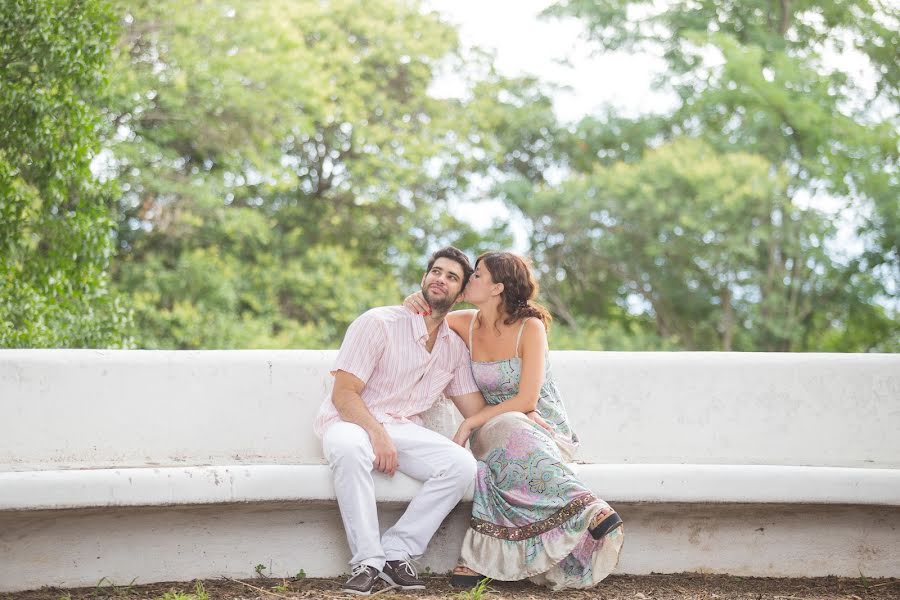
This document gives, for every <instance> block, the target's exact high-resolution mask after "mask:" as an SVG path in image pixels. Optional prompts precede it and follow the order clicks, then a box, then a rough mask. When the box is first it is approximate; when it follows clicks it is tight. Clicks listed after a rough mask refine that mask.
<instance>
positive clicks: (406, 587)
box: [378, 571, 425, 590]
mask: <svg viewBox="0 0 900 600" xmlns="http://www.w3.org/2000/svg"><path fill="white" fill-rule="evenodd" d="M378 576H379V577H381V578H382V579H383V580H385V581H386V582H388V583H389V584H390V585H391V586H393V587H395V588H398V589H401V590H424V589H425V584H419V585H402V584H399V583H397V582H396V581H394V580H393V579H391V577H390V575H387V574H386V573H385V572H384V571H382V572H381V573H379V574H378Z"/></svg>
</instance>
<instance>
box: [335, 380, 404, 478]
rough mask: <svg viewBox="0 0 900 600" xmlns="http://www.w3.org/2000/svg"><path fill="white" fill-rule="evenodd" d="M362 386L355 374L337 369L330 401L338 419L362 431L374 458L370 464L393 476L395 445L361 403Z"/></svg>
mask: <svg viewBox="0 0 900 600" xmlns="http://www.w3.org/2000/svg"><path fill="white" fill-rule="evenodd" d="M365 386H366V384H365V383H364V382H363V380H362V379H360V378H359V377H357V376H356V375H353V374H352V373H348V372H347V371H341V370H338V371H336V372H335V374H334V390H333V391H332V392H331V403H332V404H334V408H335V409H337V412H338V414H339V415H340V416H341V419H343V420H344V421H347V422H348V423H355V424H356V425H359V426H360V427H362V428H363V429H365V430H366V433H368V434H369V440H371V442H372V450H373V451H374V452H375V461H374V462H373V463H372V464H373V466H374V467H375V470H377V471H381V472H382V473H385V474H387V475H389V476H390V477H393V476H394V473H396V472H397V448H396V447H394V442H393V440H391V436H390V435H388V432H387V430H386V429H385V428H384V425H382V424H381V423H379V422H378V421H377V420H376V419H375V417H373V416H372V413H371V412H369V409H368V408H367V407H366V405H365V403H364V402H363V399H362V395H361V394H362V391H363V388H364V387H365Z"/></svg>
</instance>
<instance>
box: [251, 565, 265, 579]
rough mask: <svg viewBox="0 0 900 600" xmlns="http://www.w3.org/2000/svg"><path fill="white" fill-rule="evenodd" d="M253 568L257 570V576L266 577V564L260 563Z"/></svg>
mask: <svg viewBox="0 0 900 600" xmlns="http://www.w3.org/2000/svg"><path fill="white" fill-rule="evenodd" d="M253 570H254V571H256V576H257V577H265V575H264V574H263V571H265V570H266V565H264V564H262V563H259V564H258V565H256V566H255V567H253Z"/></svg>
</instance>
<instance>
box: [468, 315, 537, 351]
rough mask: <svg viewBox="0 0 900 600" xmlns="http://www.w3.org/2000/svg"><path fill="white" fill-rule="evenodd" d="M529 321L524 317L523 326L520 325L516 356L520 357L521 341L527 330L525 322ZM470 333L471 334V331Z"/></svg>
mask: <svg viewBox="0 0 900 600" xmlns="http://www.w3.org/2000/svg"><path fill="white" fill-rule="evenodd" d="M527 322H528V319H524V320H523V321H522V326H521V327H519V336H518V337H517V338H516V358H519V342H521V341H522V332H523V331H525V323H527ZM469 335H471V333H470V334H469ZM469 344H470V345H471V342H469ZM470 352H471V350H470Z"/></svg>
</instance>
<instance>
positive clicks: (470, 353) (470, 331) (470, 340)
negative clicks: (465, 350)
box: [469, 310, 478, 360]
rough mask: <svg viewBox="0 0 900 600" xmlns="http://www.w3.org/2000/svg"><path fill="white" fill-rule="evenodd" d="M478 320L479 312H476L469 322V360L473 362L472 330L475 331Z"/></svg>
mask: <svg viewBox="0 0 900 600" xmlns="http://www.w3.org/2000/svg"><path fill="white" fill-rule="evenodd" d="M477 318H478V311H477V310H476V311H475V314H474V315H472V320H471V321H469V358H470V360H471V357H472V349H473V348H472V330H473V329H475V319H477Z"/></svg>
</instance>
